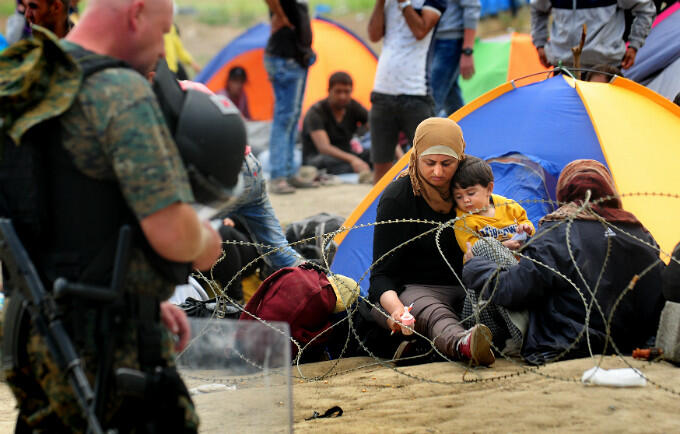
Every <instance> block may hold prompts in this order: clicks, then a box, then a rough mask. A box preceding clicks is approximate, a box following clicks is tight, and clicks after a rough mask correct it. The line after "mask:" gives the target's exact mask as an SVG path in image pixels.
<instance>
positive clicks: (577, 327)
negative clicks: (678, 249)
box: [463, 160, 664, 364]
mask: <svg viewBox="0 0 680 434" xmlns="http://www.w3.org/2000/svg"><path fill="white" fill-rule="evenodd" d="M588 194H590V197H589V196H588ZM557 200H558V201H560V202H561V203H566V205H563V206H562V207H560V208H559V209H558V210H557V211H555V212H553V213H552V214H548V215H547V216H546V217H544V218H543V219H542V220H541V225H540V228H539V230H538V232H537V233H536V235H535V236H534V237H533V238H532V240H531V241H530V242H529V243H527V244H526V247H525V248H524V249H523V250H522V254H523V255H524V256H525V257H524V258H522V259H520V261H519V264H517V265H515V266H512V267H510V268H508V269H507V270H501V271H500V272H499V273H498V275H497V277H495V273H496V272H497V271H498V268H499V267H498V265H497V264H496V263H495V262H492V261H490V260H488V259H486V258H483V257H479V256H475V257H471V259H470V260H469V261H467V262H466V264H465V267H464V269H463V282H464V283H465V284H466V285H467V286H469V288H470V289H474V290H475V292H477V291H479V290H481V295H480V298H482V299H490V300H491V301H492V302H494V303H496V304H497V305H500V306H503V307H505V308H507V309H510V310H515V311H520V310H524V309H527V310H528V311H529V324H528V328H527V330H526V332H525V335H524V344H523V346H522V350H521V355H522V357H523V358H524V359H525V360H526V361H528V362H530V363H534V364H543V363H547V362H551V361H557V360H561V359H564V358H577V357H584V356H588V355H590V354H591V351H592V353H602V352H605V353H613V352H616V351H621V352H622V353H624V354H625V353H630V352H631V351H632V350H633V349H635V347H637V346H644V345H645V343H646V342H647V340H648V339H649V338H650V337H651V336H653V335H654V333H655V331H656V328H657V325H658V321H659V315H660V313H661V309H662V307H663V303H664V300H663V297H662V295H661V289H660V281H661V272H662V270H663V263H662V262H661V260H660V259H659V252H658V249H657V248H656V242H655V241H654V238H653V237H652V236H651V234H649V232H647V230H646V229H645V228H644V226H642V224H641V223H640V222H639V221H638V220H637V218H636V217H635V216H634V215H633V214H631V213H629V212H627V211H625V210H623V209H622V208H621V201H620V199H619V198H618V197H617V196H616V190H615V187H614V182H613V179H612V177H611V175H610V173H609V171H608V170H607V168H606V167H605V166H604V165H603V164H601V163H599V162H597V161H594V160H576V161H573V162H571V163H569V164H568V165H567V166H566V167H565V168H564V170H563V171H562V173H561V174H560V178H559V180H558V183H557ZM584 203H585V205H584ZM650 246H654V247H650ZM467 255H470V256H471V255H472V253H471V252H470V253H468V254H466V256H467ZM608 335H609V336H608ZM608 338H609V339H608Z"/></svg>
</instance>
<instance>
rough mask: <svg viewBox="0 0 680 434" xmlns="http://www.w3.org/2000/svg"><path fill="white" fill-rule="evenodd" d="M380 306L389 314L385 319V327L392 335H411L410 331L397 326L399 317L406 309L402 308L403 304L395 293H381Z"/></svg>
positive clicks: (399, 325)
mask: <svg viewBox="0 0 680 434" xmlns="http://www.w3.org/2000/svg"><path fill="white" fill-rule="evenodd" d="M380 305H381V306H382V308H383V309H384V310H385V312H389V313H390V317H389V318H387V327H389V328H390V330H392V332H393V333H396V332H401V333H402V334H404V335H410V334H412V333H413V331H412V330H409V329H407V328H406V327H404V326H402V325H401V324H399V322H401V319H400V318H401V316H402V315H403V314H404V312H406V308H405V307H404V303H402V302H401V300H400V299H399V296H398V295H397V292H396V291H392V290H390V291H385V292H383V294H382V295H381V296H380ZM398 321H399V322H398Z"/></svg>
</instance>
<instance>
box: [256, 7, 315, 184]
mask: <svg viewBox="0 0 680 434" xmlns="http://www.w3.org/2000/svg"><path fill="white" fill-rule="evenodd" d="M266 1H267V5H268V6H269V10H270V12H271V35H270V37H269V40H268V41H267V46H266V48H265V56H264V66H265V69H266V70H267V75H268V76H269V81H271V83H272V87H273V88H274V119H273V121H272V131H271V136H270V140H269V162H270V167H271V183H270V188H269V191H270V192H271V193H273V194H287V193H294V192H295V189H296V188H309V187H318V183H314V182H309V181H304V180H302V179H301V178H299V177H298V176H296V173H295V166H294V164H293V150H294V148H295V138H296V134H297V123H298V120H299V118H300V112H301V108H302V97H303V95H304V93H305V84H306V82H307V69H308V68H309V66H310V65H311V64H312V63H314V58H315V56H314V51H312V27H311V24H310V21H309V11H308V8H307V1H306V0H266Z"/></svg>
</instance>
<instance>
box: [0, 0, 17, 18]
mask: <svg viewBox="0 0 680 434" xmlns="http://www.w3.org/2000/svg"><path fill="white" fill-rule="evenodd" d="M16 7H17V4H16V2H14V1H10V0H3V1H2V2H0V16H4V17H6V16H9V15H11V14H12V13H13V12H14V10H15V9H16Z"/></svg>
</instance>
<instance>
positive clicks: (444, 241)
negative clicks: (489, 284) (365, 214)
mask: <svg viewBox="0 0 680 434" xmlns="http://www.w3.org/2000/svg"><path fill="white" fill-rule="evenodd" d="M454 218H456V208H455V206H454V207H453V208H452V209H451V211H450V212H449V213H448V214H441V213H438V212H436V211H434V210H432V208H430V206H429V205H428V204H427V202H426V201H425V199H423V198H422V197H420V196H414V194H413V188H412V187H411V179H410V178H409V177H408V176H406V177H403V178H399V179H397V180H396V181H394V182H392V183H391V184H390V185H388V186H387V188H385V191H384V192H383V195H382V197H381V198H380V202H379V203H378V209H377V216H376V221H377V222H381V221H386V220H395V219H421V220H432V221H436V222H440V223H446V222H448V221H449V220H452V219H454ZM435 227H436V225H434V224H424V223H388V224H382V225H376V226H375V228H374V232H373V263H374V264H375V266H374V268H373V269H372V270H371V279H370V281H371V285H370V288H369V290H368V297H369V300H370V301H372V302H377V301H379V300H380V296H381V295H382V294H383V293H384V292H385V291H389V290H394V291H396V292H397V293H401V291H402V290H403V287H404V285H406V284H425V285H459V284H460V282H459V281H458V278H457V277H456V275H454V273H453V271H451V268H453V270H454V271H455V272H456V274H457V275H458V276H459V277H461V271H462V267H463V252H461V250H460V248H459V247H458V244H457V243H456V236H455V232H454V230H453V225H451V226H450V227H447V228H445V229H443V230H442V231H441V233H440V235H439V245H440V246H441V249H442V253H443V255H442V254H440V253H439V250H438V249H437V242H436V240H435V232H432V233H429V234H428V235H426V236H424V237H421V238H419V239H417V240H415V241H413V242H411V243H409V244H407V245H405V246H404V247H401V248H399V249H398V250H396V251H395V252H393V253H391V254H390V255H389V256H387V257H386V258H385V259H383V260H382V261H380V262H378V263H377V264H376V261H378V259H379V258H380V257H381V256H383V255H384V254H385V253H387V252H388V251H390V250H391V249H393V248H394V247H396V246H398V245H399V244H401V243H403V242H404V241H407V240H409V239H411V238H414V237H416V236H418V235H420V234H422V233H424V232H427V231H429V230H431V229H432V228H435ZM445 259H446V260H447V261H448V262H449V264H450V265H451V268H449V266H448V265H447V263H446V261H445Z"/></svg>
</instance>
